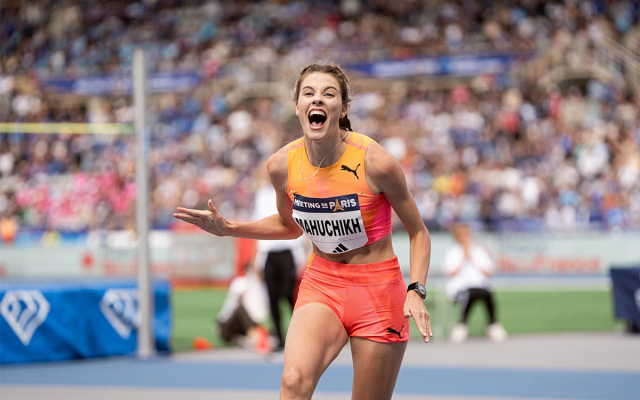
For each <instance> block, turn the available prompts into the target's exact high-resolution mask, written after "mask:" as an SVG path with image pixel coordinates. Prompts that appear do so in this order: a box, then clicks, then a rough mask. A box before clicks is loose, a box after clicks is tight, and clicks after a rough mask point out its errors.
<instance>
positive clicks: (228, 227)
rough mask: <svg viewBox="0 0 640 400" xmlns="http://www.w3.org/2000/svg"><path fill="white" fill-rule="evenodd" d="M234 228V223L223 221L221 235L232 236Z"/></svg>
mask: <svg viewBox="0 0 640 400" xmlns="http://www.w3.org/2000/svg"><path fill="white" fill-rule="evenodd" d="M235 228H236V224H234V223H232V222H227V221H225V224H224V228H222V237H225V236H233V232H234V230H235Z"/></svg>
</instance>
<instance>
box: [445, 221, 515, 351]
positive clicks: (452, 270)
mask: <svg viewBox="0 0 640 400" xmlns="http://www.w3.org/2000/svg"><path fill="white" fill-rule="evenodd" d="M452 233H453V237H454V238H455V240H456V242H457V243H456V244H455V245H454V246H452V247H451V248H449V249H448V250H447V252H446V254H445V258H444V264H443V269H444V272H445V273H446V274H447V277H448V278H449V280H448V281H447V284H446V287H445V291H446V294H447V297H449V299H451V300H453V301H455V302H457V303H458V304H459V305H460V308H461V310H462V315H461V318H460V323H459V324H458V325H456V326H455V327H454V328H453V330H452V331H451V336H450V338H451V341H453V342H456V343H459V342H463V341H464V340H466V338H467V332H468V331H467V317H468V316H469V311H470V310H471V307H472V306H473V304H474V303H475V302H477V301H481V302H483V303H484V304H485V305H486V307H487V310H488V312H489V327H488V329H487V334H488V336H489V337H490V338H491V339H493V340H495V341H503V340H505V339H506V338H507V332H506V331H505V330H504V328H503V327H502V326H501V325H500V324H499V323H497V321H496V315H495V306H494V302H493V296H492V294H491V279H490V277H491V274H492V273H493V271H494V269H495V264H494V263H493V261H492V260H491V257H490V255H489V252H488V251H487V250H486V249H485V248H484V247H482V246H480V245H477V244H475V243H473V240H472V238H471V229H470V227H469V226H468V225H467V224H464V223H457V224H455V225H454V226H453V229H452Z"/></svg>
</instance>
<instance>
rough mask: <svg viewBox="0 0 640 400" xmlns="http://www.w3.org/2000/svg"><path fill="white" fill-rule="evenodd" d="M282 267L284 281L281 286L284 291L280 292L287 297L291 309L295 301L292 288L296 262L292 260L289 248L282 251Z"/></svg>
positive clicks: (294, 280)
mask: <svg viewBox="0 0 640 400" xmlns="http://www.w3.org/2000/svg"><path fill="white" fill-rule="evenodd" d="M282 269H283V275H284V279H286V283H285V284H284V285H283V286H282V287H283V288H284V292H283V293H282V295H283V297H285V298H286V299H287V301H288V302H289V304H291V309H292V310H293V307H295V303H294V301H293V290H294V288H295V285H296V279H297V276H296V264H295V262H294V260H293V253H292V252H291V251H290V250H287V251H285V252H284V253H282Z"/></svg>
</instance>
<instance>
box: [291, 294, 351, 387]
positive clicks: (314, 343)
mask: <svg viewBox="0 0 640 400" xmlns="http://www.w3.org/2000/svg"><path fill="white" fill-rule="evenodd" d="M347 339H348V335H347V332H346V330H345V329H344V326H343V325H342V322H341V321H340V319H339V318H338V316H337V315H336V314H335V312H334V311H333V310H332V309H331V308H329V307H328V306H327V305H326V304H322V303H309V304H306V305H303V306H301V307H299V308H297V309H296V311H295V312H294V313H293V316H292V317H291V322H290V324H289V330H288V331H287V340H286V344H285V348H284V372H283V380H284V379H285V377H284V375H286V374H289V376H291V375H293V376H295V377H299V378H300V379H301V380H303V381H305V382H307V383H308V385H311V387H312V388H315V386H316V385H317V384H318V381H319V380H320V376H321V375H322V373H323V372H324V371H325V370H326V369H327V367H328V366H329V364H331V362H332V361H333V360H334V359H335V358H336V357H337V356H338V354H339V353H340V350H342V348H343V347H344V345H345V344H346V343H347Z"/></svg>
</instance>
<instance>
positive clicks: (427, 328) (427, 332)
mask: <svg viewBox="0 0 640 400" xmlns="http://www.w3.org/2000/svg"><path fill="white" fill-rule="evenodd" d="M403 312H404V317H405V318H409V316H412V317H413V319H414V320H415V321H416V326H417V327H418V330H419V331H420V334H421V335H422V340H424V342H425V343H429V338H430V337H432V336H433V331H432V330H431V317H430V316H429V313H428V312H427V308H426V307H425V306H424V303H422V302H417V303H411V302H410V301H407V302H406V303H405V305H404V309H403Z"/></svg>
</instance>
